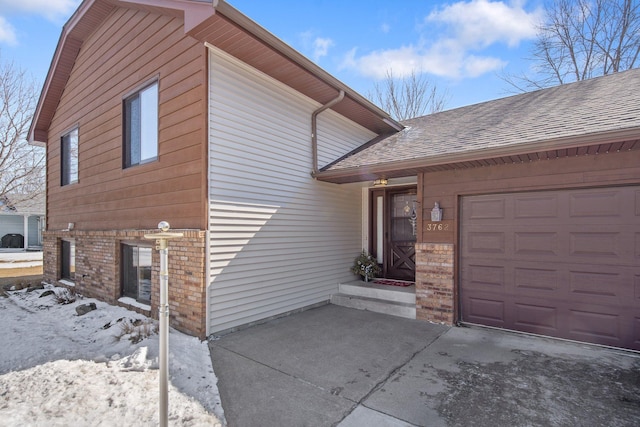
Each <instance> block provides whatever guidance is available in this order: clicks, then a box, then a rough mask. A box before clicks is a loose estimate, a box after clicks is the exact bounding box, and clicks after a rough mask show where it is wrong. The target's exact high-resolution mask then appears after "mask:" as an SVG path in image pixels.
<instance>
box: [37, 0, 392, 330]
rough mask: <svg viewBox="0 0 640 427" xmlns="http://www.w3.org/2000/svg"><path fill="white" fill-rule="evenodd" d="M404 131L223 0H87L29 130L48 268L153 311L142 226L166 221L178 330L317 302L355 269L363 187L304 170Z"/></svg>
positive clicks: (60, 49)
mask: <svg viewBox="0 0 640 427" xmlns="http://www.w3.org/2000/svg"><path fill="white" fill-rule="evenodd" d="M338 101H339V102H338ZM336 102H337V103H336ZM333 103H336V104H335V105H333V106H331V105H332V104H333ZM329 107H330V108H329ZM401 127H402V126H401V125H399V124H398V123H396V122H395V121H394V120H392V119H391V118H390V117H389V115H388V114H387V113H385V112H384V111H382V110H380V109H379V108H377V107H376V106H374V105H373V104H371V103H370V102H369V101H367V100H365V99H364V98H363V97H362V96H360V95H359V94H357V93H355V92H354V91H353V90H351V89H349V88H348V87H346V86H345V85H344V84H342V83H341V82H339V81H337V80H336V79H335V78H333V77H332V76H330V75H329V74H328V73H326V72H325V71H323V70H321V69H320V68H319V67H317V66H316V65H314V64H313V63H312V62H311V61H309V60H307V59H306V58H304V57H303V56H302V55H300V54H299V53H297V52H296V51H294V50H293V49H291V48H290V47H289V46H287V45H285V44H284V43H282V42H281V41H279V40H278V39H276V38H275V37H274V36H272V35H271V34H269V33H268V32H266V31H265V30H264V29H262V28H261V27H259V26H258V25H256V24H255V23H254V22H252V21H251V20H249V19H248V18H247V17H245V16H244V15H242V14H240V13H239V12H238V11H236V10H235V9H233V8H232V7H231V6H229V5H228V4H227V3H225V2H224V1H219V2H218V1H215V2H203V1H183V0H164V1H145V0H140V1H113V0H108V1H107V0H86V1H84V2H83V3H82V4H81V5H80V6H79V8H78V10H77V11H76V12H75V14H74V15H73V16H72V17H71V18H70V20H69V22H68V23H67V24H66V25H65V26H64V28H63V31H62V35H61V38H60V41H59V43H58V46H57V48H56V52H55V56H54V58H53V61H52V65H51V68H50V71H49V74H48V76H47V79H46V82H45V86H44V88H43V91H42V94H41V97H40V100H39V103H38V107H37V110H36V114H35V117H34V120H33V123H32V126H31V129H30V133H29V138H30V141H31V142H32V143H35V144H42V145H44V146H45V147H46V149H47V167H48V169H47V196H48V197H47V215H48V220H47V229H46V232H45V233H44V252H45V253H44V258H45V260H46V261H45V266H44V275H45V280H46V281H48V282H52V283H62V284H65V285H66V286H74V287H75V289H76V290H77V291H78V292H80V293H82V294H84V295H87V296H92V297H97V298H100V299H103V300H105V301H108V302H111V303H119V304H123V305H126V306H129V307H131V308H133V309H136V310H141V311H142V312H144V313H147V314H152V315H155V313H156V308H157V305H158V301H159V296H158V292H157V288H156V286H157V285H156V284H157V283H158V280H157V279H158V273H159V255H158V254H157V252H156V251H155V250H154V248H153V242H152V241H149V240H145V239H144V234H145V233H152V232H156V231H157V224H158V223H159V222H160V221H163V220H166V221H168V222H169V223H170V224H171V227H172V230H179V231H181V232H183V233H184V237H183V238H181V239H178V240H176V241H172V242H171V244H170V247H169V253H170V256H169V266H170V270H169V274H170V285H169V286H170V290H169V301H170V311H171V324H172V326H174V327H176V328H178V329H180V330H182V331H185V332H188V333H191V334H193V335H197V336H201V337H204V336H206V335H209V334H212V333H216V332H218V331H224V330H228V329H230V328H234V327H237V326H239V325H243V324H247V323H251V322H255V321H258V320H260V319H264V318H268V317H271V316H276V315H279V314H282V313H286V312H290V311H293V310H297V309H301V308H303V307H307V306H310V305H314V304H319V303H324V302H326V301H327V300H328V299H329V298H330V295H331V294H332V293H333V292H334V291H335V288H336V286H337V283H339V282H341V281H347V280H352V279H353V276H352V274H351V273H350V272H349V268H350V266H351V263H352V260H353V259H354V257H355V256H356V255H357V254H358V253H359V251H360V250H361V248H362V229H363V225H362V191H363V190H362V188H363V185H368V183H367V184H359V183H358V184H351V185H344V186H337V185H334V184H330V183H325V182H321V181H318V180H315V179H314V178H313V177H312V174H313V173H314V171H316V170H317V169H318V168H319V167H322V166H325V165H327V164H328V163H330V162H331V161H333V160H335V159H336V158H339V157H341V156H343V155H346V154H347V153H349V152H350V151H352V150H353V149H355V148H356V147H358V146H360V145H362V144H363V143H365V142H367V141H370V140H371V139H373V138H376V137H378V136H379V135H385V134H390V133H393V132H395V131H397V130H398V129H401Z"/></svg>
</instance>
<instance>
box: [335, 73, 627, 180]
mask: <svg viewBox="0 0 640 427" xmlns="http://www.w3.org/2000/svg"><path fill="white" fill-rule="evenodd" d="M402 124H403V125H405V126H406V128H405V129H404V130H402V131H400V132H398V133H396V134H393V135H391V136H389V137H387V138H384V139H382V140H380V141H378V142H376V143H372V144H370V146H368V147H365V148H363V149H361V150H356V151H354V152H353V153H352V154H351V155H349V156H346V157H345V158H343V159H341V160H338V161H337V162H335V163H333V164H331V165H329V166H327V167H326V168H325V169H324V170H326V171H337V170H341V169H349V168H362V167H365V168H366V167H370V166H374V165H382V164H385V163H392V162H393V163H394V164H398V162H402V161H411V160H419V159H425V160H428V159H429V158H431V157H440V156H443V155H453V154H457V153H458V154H459V153H465V152H482V151H483V150H489V149H491V152H492V155H494V154H495V149H498V150H499V149H500V148H505V150H506V149H511V148H514V147H517V146H518V145H524V144H527V145H528V144H532V143H533V144H535V143H538V142H540V143H542V142H549V141H554V140H567V139H572V138H575V139H576V142H577V145H578V144H579V142H578V141H579V139H580V137H583V136H588V135H598V134H607V133H611V132H615V131H621V130H628V129H638V130H639V135H640V69H635V70H629V71H625V72H621V73H617V74H613V75H609V76H604V77H598V78H594V79H590V80H584V81H581V82H576V83H571V84H566V85H562V86H556V87H552V88H548V89H542V90H538V91H535V92H529V93H524V94H520V95H515V96H510V97H507V98H502V99H497V100H494V101H489V102H484V103H481V104H475V105H470V106H466V107H461V108H456V109H453V110H448V111H443V112H440V113H436V114H431V115H426V116H423V117H417V118H414V119H409V120H406V121H403V122H402ZM639 137H640V136H639Z"/></svg>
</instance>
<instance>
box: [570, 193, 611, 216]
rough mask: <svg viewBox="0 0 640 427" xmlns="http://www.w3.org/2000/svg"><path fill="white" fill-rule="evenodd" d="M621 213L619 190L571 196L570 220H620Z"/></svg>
mask: <svg viewBox="0 0 640 427" xmlns="http://www.w3.org/2000/svg"><path fill="white" fill-rule="evenodd" d="M621 211H622V209H621V195H620V191H619V190H618V189H614V190H590V191H581V192H579V193H575V194H569V217H570V218H593V217H610V218H618V217H620V215H621Z"/></svg>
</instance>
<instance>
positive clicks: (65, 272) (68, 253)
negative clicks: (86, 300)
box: [60, 239, 76, 282]
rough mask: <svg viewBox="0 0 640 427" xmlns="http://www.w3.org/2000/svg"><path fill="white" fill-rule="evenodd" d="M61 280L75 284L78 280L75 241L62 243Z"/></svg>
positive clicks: (62, 241)
mask: <svg viewBox="0 0 640 427" xmlns="http://www.w3.org/2000/svg"><path fill="white" fill-rule="evenodd" d="M60 249H61V258H60V279H61V280H67V281H70V282H75V280H76V242H75V240H73V239H68V240H61V241H60Z"/></svg>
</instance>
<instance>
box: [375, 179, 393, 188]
mask: <svg viewBox="0 0 640 427" xmlns="http://www.w3.org/2000/svg"><path fill="white" fill-rule="evenodd" d="M388 183H389V180H388V179H387V178H378V179H376V180H375V181H373V186H374V187H384V186H386V185H387V184H388Z"/></svg>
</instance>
